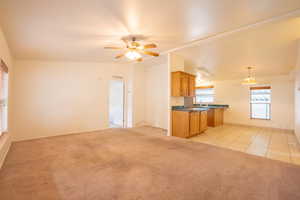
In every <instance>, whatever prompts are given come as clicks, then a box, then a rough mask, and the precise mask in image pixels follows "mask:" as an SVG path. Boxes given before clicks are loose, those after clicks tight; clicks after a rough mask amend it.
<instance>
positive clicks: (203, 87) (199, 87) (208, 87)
mask: <svg viewBox="0 0 300 200" xmlns="http://www.w3.org/2000/svg"><path fill="white" fill-rule="evenodd" d="M197 89H213V91H214V92H213V94H212V97H213V101H211V102H197V91H195V103H196V104H202V103H203V104H208V103H214V102H215V87H214V86H213V85H208V86H198V87H196V88H195V90H197Z"/></svg>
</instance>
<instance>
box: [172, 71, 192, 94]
mask: <svg viewBox="0 0 300 200" xmlns="http://www.w3.org/2000/svg"><path fill="white" fill-rule="evenodd" d="M195 85H196V76H195V75H192V74H188V73H186V72H182V71H177V72H172V96H174V97H188V96H191V97H192V96H195Z"/></svg>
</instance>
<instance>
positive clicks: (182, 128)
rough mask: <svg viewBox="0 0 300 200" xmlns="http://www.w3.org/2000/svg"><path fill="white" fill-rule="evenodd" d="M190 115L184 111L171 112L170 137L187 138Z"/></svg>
mask: <svg viewBox="0 0 300 200" xmlns="http://www.w3.org/2000/svg"><path fill="white" fill-rule="evenodd" d="M189 120H190V115H189V112H185V111H175V110H173V111H172V136H176V137H181V138H188V137H189V130H190V123H189Z"/></svg>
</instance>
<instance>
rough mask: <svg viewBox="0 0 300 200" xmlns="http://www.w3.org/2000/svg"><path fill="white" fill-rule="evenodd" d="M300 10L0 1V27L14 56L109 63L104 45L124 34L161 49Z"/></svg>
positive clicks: (288, 1) (265, 3)
mask: <svg viewBox="0 0 300 200" xmlns="http://www.w3.org/2000/svg"><path fill="white" fill-rule="evenodd" d="M299 8H300V1H299V0H151V1H149V0H51V1H50V0H49V1H42V0H22V1H21V0H0V25H1V27H2V28H3V31H4V33H5V35H6V37H7V40H8V43H9V46H10V47H11V50H12V52H13V55H14V57H15V58H22V59H49V60H82V61H111V60H112V56H113V55H114V54H115V52H111V51H107V50H104V49H103V46H105V45H113V44H119V43H120V42H119V38H120V37H122V36H124V35H128V34H143V35H145V36H146V37H148V40H149V41H151V42H156V43H157V44H158V45H159V49H158V50H159V51H160V52H163V51H166V50H169V49H172V48H175V47H178V46H180V45H182V44H185V43H187V42H190V41H193V40H196V39H200V38H204V37H207V36H210V35H214V34H217V33H221V32H224V31H228V30H233V29H236V28H238V27H241V26H244V25H247V24H252V23H255V22H258V21H261V20H265V19H268V18H271V17H274V16H278V15H282V14H284V13H287V12H290V11H293V10H296V9H299ZM237 56H239V55H237Z"/></svg>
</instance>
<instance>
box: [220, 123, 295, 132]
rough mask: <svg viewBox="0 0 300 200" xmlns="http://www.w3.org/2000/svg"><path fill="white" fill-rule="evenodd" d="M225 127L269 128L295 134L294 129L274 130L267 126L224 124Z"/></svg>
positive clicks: (278, 129) (271, 128)
mask: <svg viewBox="0 0 300 200" xmlns="http://www.w3.org/2000/svg"><path fill="white" fill-rule="evenodd" d="M224 124H225V125H231V126H241V127H252V128H267V129H270V130H277V131H284V132H288V133H295V131H294V130H293V129H282V128H273V127H267V126H253V125H248V124H236V123H224Z"/></svg>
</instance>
